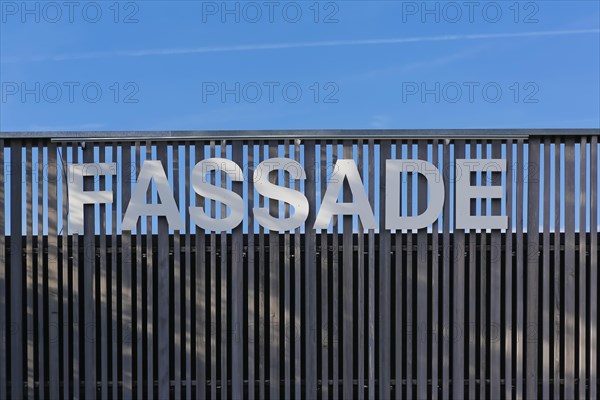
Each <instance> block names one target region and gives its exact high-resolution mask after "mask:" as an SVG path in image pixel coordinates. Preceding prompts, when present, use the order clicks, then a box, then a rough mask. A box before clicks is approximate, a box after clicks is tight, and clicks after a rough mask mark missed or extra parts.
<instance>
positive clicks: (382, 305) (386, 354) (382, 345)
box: [377, 140, 410, 398]
mask: <svg viewBox="0 0 600 400" xmlns="http://www.w3.org/2000/svg"><path fill="white" fill-rule="evenodd" d="M390 149H391V142H390V141H389V140H382V141H381V142H380V159H379V171H380V178H379V187H380V193H382V195H381V196H380V198H379V227H380V228H379V257H380V259H379V313H378V316H377V317H378V320H379V397H380V398H389V397H390V370H391V355H390V351H389V349H390V339H391V338H390V333H391V332H390V318H391V313H390V251H391V245H390V243H391V236H390V232H389V231H388V230H386V229H385V196H384V195H383V193H385V189H386V183H385V179H386V172H385V160H387V159H389V158H390V155H391V154H390ZM409 383H410V382H409Z"/></svg>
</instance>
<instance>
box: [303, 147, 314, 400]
mask: <svg viewBox="0 0 600 400" xmlns="http://www.w3.org/2000/svg"><path fill="white" fill-rule="evenodd" d="M306 147H308V149H310V151H308V152H305V154H304V162H305V164H306V165H308V166H309V168H308V171H307V174H306V184H305V191H306V198H307V199H308V204H309V207H310V210H309V213H308V218H307V219H306V225H305V226H306V233H305V235H306V239H305V240H306V248H305V253H304V254H305V263H304V265H305V285H306V286H305V290H306V292H305V293H306V303H307V304H306V306H305V312H306V317H305V319H304V321H305V323H306V326H305V340H306V347H305V351H306V355H305V357H306V364H305V365H306V392H305V397H306V398H307V399H316V397H317V343H316V338H315V335H314V334H313V332H312V331H313V330H314V329H315V327H316V326H317V303H316V297H317V269H316V264H317V262H316V261H317V260H316V252H315V249H316V234H315V230H314V229H313V226H314V224H315V217H316V213H315V210H316V204H315V200H316V198H315V196H316V190H315V173H316V171H315V169H314V168H312V166H314V165H315V152H314V150H313V149H314V148H315V142H314V140H308V141H306V143H305V148H306Z"/></svg>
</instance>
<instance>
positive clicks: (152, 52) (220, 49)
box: [2, 29, 600, 63]
mask: <svg viewBox="0 0 600 400" xmlns="http://www.w3.org/2000/svg"><path fill="white" fill-rule="evenodd" d="M589 33H597V34H598V33H600V29H580V30H558V31H538V32H517V33H482V34H470V35H442V36H414V37H399V38H387V39H359V40H329V41H315V42H295V43H294V42H290V43H267V44H248V45H231V46H212V47H211V46H205V47H187V48H173V49H148V50H117V51H106V52H90V53H73V54H57V55H47V56H33V57H27V58H22V57H5V59H4V60H3V61H2V63H11V62H20V61H34V62H35V61H71V60H87V59H99V58H111V57H150V56H169V55H186V54H202V53H229V52H242V51H261V50H289V49H300V48H318V47H342V46H369V45H386V44H404V43H423V42H443V41H458V40H484V39H507V38H527V37H544V36H569V35H581V34H589Z"/></svg>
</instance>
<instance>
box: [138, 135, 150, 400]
mask: <svg viewBox="0 0 600 400" xmlns="http://www.w3.org/2000/svg"><path fill="white" fill-rule="evenodd" d="M135 165H136V177H137V176H138V175H139V173H140V171H141V168H142V149H141V143H140V142H136V144H135ZM136 182H137V178H136ZM146 200H147V199H146ZM142 246H143V245H142V217H140V218H138V221H137V226H136V237H135V259H136V266H135V275H136V283H135V287H136V296H135V297H136V303H137V304H136V305H137V307H136V326H137V336H136V342H137V343H136V353H137V357H136V364H137V365H136V367H137V368H136V372H137V376H136V382H137V397H138V398H144V397H145V396H144V392H147V384H146V382H147V379H146V378H145V373H146V371H147V367H146V361H145V360H147V359H148V358H147V357H148V353H147V349H146V343H147V336H146V326H145V325H144V321H147V319H146V309H145V308H144V304H145V299H144V287H145V286H146V282H145V279H144V278H145V277H146V273H147V272H145V271H146V269H147V268H144V266H143V259H142ZM148 265H152V264H151V262H150V264H148V252H146V266H147V267H148ZM146 325H147V323H146Z"/></svg>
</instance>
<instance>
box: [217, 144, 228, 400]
mask: <svg viewBox="0 0 600 400" xmlns="http://www.w3.org/2000/svg"><path fill="white" fill-rule="evenodd" d="M219 148H220V154H219V157H226V154H227V142H226V141H225V140H223V141H221V146H220V147H219ZM226 185H227V177H226V176H225V173H224V172H221V182H220V186H221V187H226ZM225 212H226V206H225V204H224V203H221V216H223V215H225ZM220 236H221V237H220V239H221V252H220V255H221V277H220V278H221V282H220V283H221V299H220V301H221V303H220V307H221V345H220V346H221V347H220V348H221V398H222V399H223V400H226V399H228V398H229V396H228V393H229V387H228V382H229V367H228V364H227V358H228V353H229V345H228V335H229V313H228V311H227V306H228V305H227V303H228V292H227V281H228V279H229V277H228V276H229V274H228V254H227V253H228V252H227V232H224V231H222V232H221V235H220Z"/></svg>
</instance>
